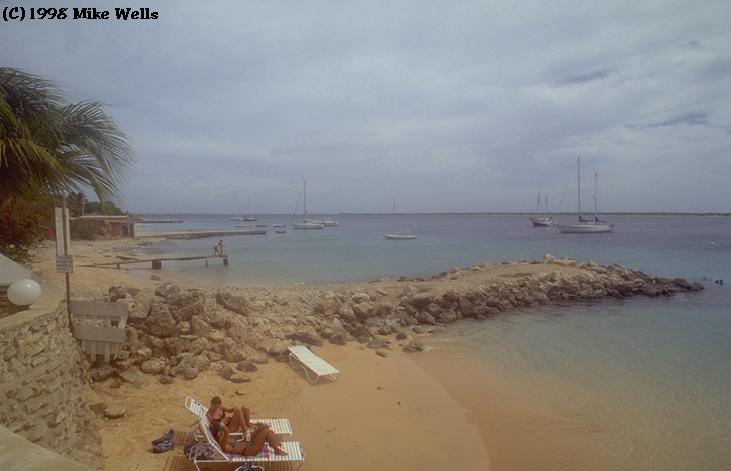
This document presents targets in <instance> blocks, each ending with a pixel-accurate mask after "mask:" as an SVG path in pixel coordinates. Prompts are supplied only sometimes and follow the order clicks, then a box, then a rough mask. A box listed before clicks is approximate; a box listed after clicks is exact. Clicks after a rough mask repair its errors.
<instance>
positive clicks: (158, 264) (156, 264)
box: [81, 255, 228, 270]
mask: <svg viewBox="0 0 731 471" xmlns="http://www.w3.org/2000/svg"><path fill="white" fill-rule="evenodd" d="M209 258H213V259H217V258H220V259H223V264H224V266H228V255H192V256H186V257H157V258H138V259H134V260H117V261H115V262H101V263H90V264H88V265H81V266H82V267H88V268H98V267H110V266H116V267H117V270H119V269H120V268H121V265H129V264H131V263H147V262H150V263H152V269H153V270H162V262H168V261H183V260H205V261H206V266H208V259H209Z"/></svg>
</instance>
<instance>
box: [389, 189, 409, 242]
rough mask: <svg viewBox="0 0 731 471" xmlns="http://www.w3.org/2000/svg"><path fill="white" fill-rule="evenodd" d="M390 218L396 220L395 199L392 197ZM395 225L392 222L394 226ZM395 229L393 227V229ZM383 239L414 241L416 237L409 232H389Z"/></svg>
mask: <svg viewBox="0 0 731 471" xmlns="http://www.w3.org/2000/svg"><path fill="white" fill-rule="evenodd" d="M391 216H393V217H394V221H395V218H396V197H395V196H394V197H393V209H392V210H391ZM395 225H396V223H395V222H394V226H395ZM394 229H395V227H394ZM383 237H384V238H385V239H388V240H414V239H416V236H415V235H414V234H412V233H411V232H410V231H395V230H393V231H391V232H390V233H389V234H384V235H383Z"/></svg>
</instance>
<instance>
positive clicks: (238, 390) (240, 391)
mask: <svg viewBox="0 0 731 471" xmlns="http://www.w3.org/2000/svg"><path fill="white" fill-rule="evenodd" d="M236 395H237V396H246V391H244V390H243V389H237V390H236Z"/></svg>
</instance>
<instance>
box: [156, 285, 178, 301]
mask: <svg viewBox="0 0 731 471" xmlns="http://www.w3.org/2000/svg"><path fill="white" fill-rule="evenodd" d="M179 295H180V287H179V286H178V285H176V284H174V283H163V284H161V285H160V286H158V287H157V289H155V296H160V297H161V298H165V299H168V298H172V297H175V296H179Z"/></svg>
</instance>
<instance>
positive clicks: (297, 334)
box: [288, 325, 322, 347]
mask: <svg viewBox="0 0 731 471" xmlns="http://www.w3.org/2000/svg"><path fill="white" fill-rule="evenodd" d="M295 329H296V330H295V331H294V332H292V333H291V334H289V335H288V337H289V338H290V339H292V340H298V341H300V342H303V343H306V344H308V345H315V346H317V347H319V346H321V345H322V337H320V335H319V334H318V333H317V331H316V330H315V328H314V327H312V326H309V325H307V326H297V327H295Z"/></svg>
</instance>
